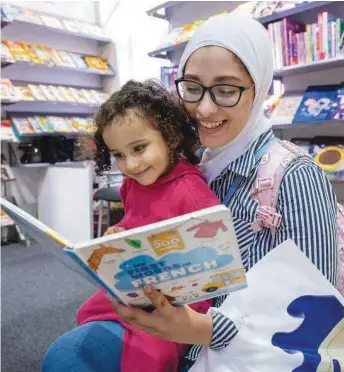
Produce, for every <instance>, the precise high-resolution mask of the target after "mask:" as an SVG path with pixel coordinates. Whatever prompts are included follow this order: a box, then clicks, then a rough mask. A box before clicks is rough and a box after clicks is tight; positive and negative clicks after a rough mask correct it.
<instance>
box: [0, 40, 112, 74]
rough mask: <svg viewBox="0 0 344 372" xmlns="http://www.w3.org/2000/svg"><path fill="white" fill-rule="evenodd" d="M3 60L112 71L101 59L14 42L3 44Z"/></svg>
mask: <svg viewBox="0 0 344 372" xmlns="http://www.w3.org/2000/svg"><path fill="white" fill-rule="evenodd" d="M1 59H2V61H4V62H13V61H19V62H30V63H35V64H41V65H43V64H45V65H48V66H60V67H68V68H75V69H82V70H85V69H88V70H90V71H99V72H110V71H111V68H110V66H109V64H108V62H107V61H105V60H104V59H103V58H101V57H93V56H92V57H91V56H83V55H79V54H77V53H70V52H66V51H63V50H58V49H55V48H49V47H47V46H45V45H40V44H32V43H26V42H21V41H12V40H3V41H2V42H1Z"/></svg>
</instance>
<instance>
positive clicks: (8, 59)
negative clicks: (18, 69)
mask: <svg viewBox="0 0 344 372" xmlns="http://www.w3.org/2000/svg"><path fill="white" fill-rule="evenodd" d="M15 61H16V60H15V59H14V57H13V56H12V53H11V52H10V50H9V49H8V46H7V45H6V44H5V43H3V42H1V63H15Z"/></svg>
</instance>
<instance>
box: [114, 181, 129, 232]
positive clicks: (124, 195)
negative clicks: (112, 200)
mask: <svg viewBox="0 0 344 372" xmlns="http://www.w3.org/2000/svg"><path fill="white" fill-rule="evenodd" d="M127 189H128V179H127V178H125V179H124V181H123V184H122V186H121V188H120V190H119V194H120V197H121V201H122V205H123V209H124V217H123V218H122V219H121V221H119V222H118V223H116V225H115V226H118V227H123V228H124V229H126V223H125V210H126V200H127V193H128V191H127Z"/></svg>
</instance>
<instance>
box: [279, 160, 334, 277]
mask: <svg viewBox="0 0 344 372" xmlns="http://www.w3.org/2000/svg"><path fill="white" fill-rule="evenodd" d="M278 209H279V213H281V214H282V224H281V226H280V227H279V229H278V230H277V234H276V245H278V244H280V243H282V242H283V241H285V240H287V239H292V240H294V242H295V243H296V245H297V246H298V247H299V248H300V249H301V250H302V251H303V252H304V253H305V254H306V255H307V257H309V258H310V260H311V261H312V262H313V263H314V264H315V265H316V266H317V268H318V269H319V270H320V271H321V272H322V273H323V274H324V276H325V277H326V278H327V279H328V280H329V281H330V282H331V283H332V284H335V283H336V274H337V231H336V228H337V225H336V224H337V222H336V215H337V201H336V196H335V193H334V191H333V189H332V186H331V183H330V182H329V180H328V178H327V177H326V175H325V173H324V172H323V171H322V170H321V168H319V167H318V166H317V165H316V164H314V163H313V162H312V161H311V160H309V159H302V160H300V161H298V162H297V163H295V164H294V165H292V166H290V167H289V169H288V170H287V172H286V175H285V177H284V179H283V181H282V184H281V189H280V197H279V204H278Z"/></svg>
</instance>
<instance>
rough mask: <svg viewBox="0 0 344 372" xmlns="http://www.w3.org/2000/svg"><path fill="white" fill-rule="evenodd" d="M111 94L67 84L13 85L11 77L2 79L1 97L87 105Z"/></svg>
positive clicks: (99, 102) (105, 98) (3, 98)
mask: <svg viewBox="0 0 344 372" xmlns="http://www.w3.org/2000/svg"><path fill="white" fill-rule="evenodd" d="M108 98H109V94H107V93H104V92H100V91H97V90H95V89H77V88H73V87H66V86H56V85H44V84H39V85H36V84H27V85H24V86H23V85H20V86H19V85H13V84H12V82H11V80H9V79H4V78H2V79H1V99H2V100H7V101H10V102H17V101H51V102H71V103H81V104H85V105H97V106H99V105H101V104H102V103H103V102H105V101H106V100H107V99H108Z"/></svg>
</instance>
